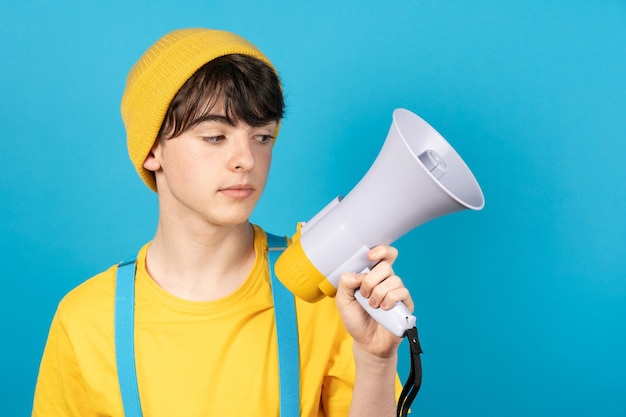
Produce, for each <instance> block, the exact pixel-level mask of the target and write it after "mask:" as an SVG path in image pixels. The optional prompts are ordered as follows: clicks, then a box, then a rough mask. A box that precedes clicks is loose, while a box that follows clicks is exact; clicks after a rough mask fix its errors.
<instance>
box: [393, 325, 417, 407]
mask: <svg viewBox="0 0 626 417" xmlns="http://www.w3.org/2000/svg"><path fill="white" fill-rule="evenodd" d="M405 336H406V338H407V341H408V342H409V348H410V352H411V372H410V373H409V376H408V378H407V379H406V382H405V383H404V387H403V388H402V392H401V393H400V398H399V399H398V408H397V411H396V415H397V416H398V417H406V416H407V415H408V414H409V407H411V404H412V403H413V400H414V399H415V396H416V395H417V392H418V391H419V390H420V387H421V385H422V359H421V357H420V354H421V353H422V347H421V346H420V341H419V338H418V337H417V327H413V328H412V329H409V330H407V331H406V333H405Z"/></svg>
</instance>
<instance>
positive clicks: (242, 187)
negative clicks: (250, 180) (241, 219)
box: [219, 184, 254, 199]
mask: <svg viewBox="0 0 626 417" xmlns="http://www.w3.org/2000/svg"><path fill="white" fill-rule="evenodd" d="M219 192H220V193H221V194H223V195H225V196H227V197H230V198H238V199H242V198H248V197H250V196H251V195H252V194H253V193H254V187H253V186H252V185H250V184H236V185H231V186H228V187H223V188H220V189H219Z"/></svg>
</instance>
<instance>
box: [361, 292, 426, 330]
mask: <svg viewBox="0 0 626 417" xmlns="http://www.w3.org/2000/svg"><path fill="white" fill-rule="evenodd" d="M354 298H356V299H357V301H358V302H359V304H361V307H363V309H364V310H365V311H367V313H368V314H369V315H370V316H372V317H373V318H374V319H375V320H376V321H377V322H379V323H380V324H381V325H382V326H383V327H384V328H385V329H387V330H389V331H390V332H391V333H393V334H394V335H395V336H397V337H404V334H405V333H406V331H407V330H409V329H412V328H413V327H415V322H416V318H415V316H414V315H412V314H411V313H409V310H408V309H407V308H406V305H404V303H403V302H401V301H399V302H397V303H396V305H395V306H393V307H392V308H391V309H389V310H383V309H382V308H373V307H372V306H370V305H369V303H368V299H367V298H365V297H363V295H361V290H360V289H357V290H356V291H355V292H354Z"/></svg>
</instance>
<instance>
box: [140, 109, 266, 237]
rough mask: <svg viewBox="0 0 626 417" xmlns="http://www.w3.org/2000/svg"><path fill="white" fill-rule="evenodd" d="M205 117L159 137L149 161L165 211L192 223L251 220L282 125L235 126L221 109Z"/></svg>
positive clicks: (162, 212)
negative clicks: (167, 136)
mask: <svg viewBox="0 0 626 417" xmlns="http://www.w3.org/2000/svg"><path fill="white" fill-rule="evenodd" d="M203 120H204V121H202V122H201V123H199V124H197V125H195V126H194V127H192V128H190V129H188V130H186V131H185V132H183V133H182V134H181V135H179V136H177V137H175V138H171V139H167V140H162V141H157V142H156V143H155V145H154V147H153V149H152V152H151V153H150V155H148V157H147V158H146V161H145V162H144V167H145V168H146V169H148V170H151V171H154V173H155V176H156V182H157V192H158V195H159V202H160V204H159V207H160V210H161V215H162V216H163V215H165V216H169V218H172V217H171V216H174V217H175V218H177V219H179V220H185V219H188V220H190V222H191V223H188V224H189V225H191V226H192V227H196V226H197V227H201V224H202V223H204V224H206V223H208V224H212V225H215V226H219V225H236V224H241V223H243V222H247V220H248V218H249V217H250V214H251V213H252V210H253V209H254V207H255V205H256V203H257V202H258V200H259V198H260V196H261V193H262V192H263V189H264V188H265V182H266V180H267V176H268V173H269V168H270V162H271V159H272V148H273V142H274V141H273V138H272V135H273V133H274V131H275V129H276V125H277V123H276V122H271V123H268V124H266V125H264V126H261V127H252V126H249V125H247V124H245V123H243V122H237V124H235V125H232V124H231V123H229V122H228V121H227V119H226V118H225V117H224V114H223V112H219V111H218V110H217V109H215V110H214V111H213V113H211V114H209V115H208V116H207V117H206V118H204V119H203Z"/></svg>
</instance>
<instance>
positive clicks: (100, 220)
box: [0, 0, 626, 417]
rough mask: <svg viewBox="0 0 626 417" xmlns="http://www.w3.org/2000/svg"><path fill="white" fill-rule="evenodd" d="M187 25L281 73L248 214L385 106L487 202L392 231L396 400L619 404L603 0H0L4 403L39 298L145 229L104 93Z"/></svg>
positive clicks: (331, 161) (614, 52) (340, 149)
mask: <svg viewBox="0 0 626 417" xmlns="http://www.w3.org/2000/svg"><path fill="white" fill-rule="evenodd" d="M190 26H205V27H214V28H220V29H228V30H231V31H234V32H236V33H239V34H241V35H243V36H245V37H248V38H249V39H251V40H253V41H254V42H255V43H256V44H257V45H258V46H259V47H260V48H261V49H263V50H264V51H265V52H266V53H267V55H269V57H270V58H271V59H272V60H273V61H274V63H275V64H276V66H277V67H278V69H279V71H280V73H281V76H282V78H283V80H284V84H285V92H286V95H287V101H288V106H289V107H288V112H287V118H286V120H285V121H284V123H283V128H282V131H281V134H280V137H279V139H278V144H277V147H276V148H275V159H274V166H273V171H272V174H271V178H270V182H269V185H268V189H267V191H266V194H265V196H264V197H263V199H262V200H261V203H260V206H259V207H258V210H257V211H256V213H255V215H254V217H253V220H254V221H255V222H257V223H260V224H262V225H264V226H265V227H266V228H267V229H269V230H271V231H273V232H275V233H285V234H291V233H292V232H293V230H294V227H295V223H296V222H297V221H301V220H308V219H309V218H310V217H311V216H312V215H313V214H315V213H316V212H317V211H318V210H319V209H320V208H322V207H323V206H324V205H325V204H326V203H327V202H328V201H330V200H331V199H332V198H333V197H335V196H336V195H338V194H346V193H347V192H348V191H349V190H350V189H351V188H352V187H353V186H354V185H355V184H356V182H357V181H358V180H359V179H360V178H361V176H362V175H363V174H364V173H365V171H366V170H367V168H368V167H369V166H370V164H371V163H372V162H373V160H374V159H375V157H376V155H377V153H378V150H379V149H380V146H381V145H382V142H383V141H384V139H385V137H386V134H387V130H388V128H389V125H390V123H391V112H392V110H393V109H394V108H396V107H406V108H409V109H411V110H413V111H414V112H416V113H418V114H419V115H421V116H422V117H423V118H424V119H426V120H427V121H429V122H430V123H431V124H432V125H433V126H434V127H435V128H437V129H438V130H439V131H440V132H441V133H442V134H443V135H444V137H446V138H447V139H448V141H449V142H450V143H451V144H452V145H453V146H454V147H455V148H456V149H457V151H458V152H459V153H460V154H461V155H462V156H463V158H464V159H465V161H466V162H467V163H468V165H469V166H470V168H471V169H472V171H473V172H474V174H475V176H476V177H477V179H478V181H479V182H480V184H481V186H482V188H483V191H484V193H485V196H486V201H487V203H486V207H485V209H484V210H483V211H480V212H470V211H465V212H462V213H459V214H454V215H451V216H446V217H444V218H440V219H437V220H435V221H433V222H430V223H428V224H426V225H423V226H422V227H420V228H418V229H416V230H415V231H413V232H412V233H410V234H408V235H406V236H405V237H403V238H402V239H400V240H399V241H398V242H397V244H396V246H397V247H398V248H399V250H400V258H399V260H398V262H397V267H396V270H397V272H398V273H399V275H401V276H402V277H403V278H404V279H405V281H406V283H407V285H408V286H409V288H410V289H411V291H412V293H413V297H414V299H415V302H416V315H417V316H418V324H419V329H420V335H421V339H422V344H423V348H424V351H425V354H424V356H423V360H424V384H423V387H422V391H421V392H420V394H419V395H418V397H417V399H416V401H415V403H414V405H413V410H414V412H415V414H417V415H426V416H483V417H486V416H503V415H505V416H526V415H533V416H626V397H625V396H624V389H625V388H626V356H625V355H624V352H625V351H626V334H625V333H626V256H625V254H624V252H625V248H626V221H625V220H624V213H625V212H626V181H625V180H626V168H625V165H624V161H625V159H626V126H625V123H624V116H625V115H626V53H625V52H626V2H624V1H608V0H606V1H594V2H589V1H574V0H572V1H538V0H523V1H522V0H507V1H506V2H505V1H496V0H477V1H473V2H466V1H459V0H443V1H434V0H424V1H417V0H413V1H401V0H398V1H393V2H380V1H365V0H359V1H356V0H353V1H343V2H341V1H316V2H315V1H308V2H295V1H289V2H287V1H284V2H283V1H278V0H274V1H265V2H256V1H252V0H250V1H235V0H229V1H220V2H217V1H214V2H208V1H202V2H201V1H188V2H166V1H163V0H150V1H147V0H146V1H128V2H127V1H121V0H112V1H107V2H94V3H93V4H89V2H85V1H83V0H81V1H68V0H62V1H58V2H43V1H40V2H36V1H33V0H24V1H20V2H9V3H8V4H5V5H4V6H3V7H2V11H1V12H0V68H1V69H0V74H1V75H2V82H1V85H0V97H1V100H0V114H1V120H2V125H1V126H2V139H0V140H1V148H0V172H1V175H0V214H1V215H0V256H1V268H0V279H1V281H0V282H1V285H2V287H1V288H2V302H1V305H0V309H1V314H0V317H1V318H0V320H1V321H0V325H1V328H2V343H1V344H0V361H1V362H0V369H2V373H1V374H2V376H1V378H2V389H1V390H0V396H1V401H0V403H1V404H2V410H3V411H2V415H7V416H9V415H10V416H19V415H23V416H24V415H28V414H29V413H30V407H31V401H32V391H33V388H34V385H35V380H36V374H37V368H38V365H39V360H40V356H41V353H42V351H43V347H44V343H45V339H46V335H47V330H48V326H49V324H50V320H51V319H52V315H53V313H54V310H55V307H56V304H57V302H58V301H59V299H60V298H61V297H62V296H63V295H64V294H65V293H66V292H67V291H69V290H70V289H71V288H73V287H74V286H76V285H77V284H78V283H80V282H82V281H83V280H85V279H86V278H88V277H89V276H92V275H94V274H95V273H97V272H99V271H101V270H103V269H104V268H106V267H108V266H109V265H111V264H113V263H115V262H117V261H119V260H121V259H123V258H125V257H126V256H128V255H131V254H133V253H134V252H135V251H136V250H137V249H138V248H139V247H140V246H141V245H142V244H143V243H144V242H146V241H147V240H149V239H151V237H152V234H153V232H154V229H155V224H156V220H157V210H156V196H155V195H154V194H153V193H152V192H150V191H148V189H147V188H146V187H145V186H144V185H143V183H141V181H140V180H139V179H138V177H137V176H136V174H135V173H134V171H133V169H132V167H131V164H130V163H129V161H128V158H127V155H126V148H125V136H124V129H123V125H122V122H121V119H120V116H119V102H120V98H121V94H122V90H123V87H124V82H125V77H126V73H127V71H128V70H129V69H130V67H131V65H132V64H133V63H134V62H135V60H136V59H137V58H138V57H139V55H140V54H141V53H142V52H143V51H144V50H145V49H146V48H147V47H148V46H149V45H150V44H151V43H152V42H153V41H155V40H156V39H157V38H158V37H160V36H161V35H163V34H164V33H166V32H168V31H169V30H171V29H174V28H178V27H190ZM373 221H374V219H373ZM402 348H403V350H402V352H403V353H402V361H401V363H400V369H399V372H400V374H401V376H402V377H404V376H405V375H406V374H407V371H408V359H407V357H406V355H408V353H407V351H406V350H404V349H405V348H406V346H405V345H403V346H402Z"/></svg>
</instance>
